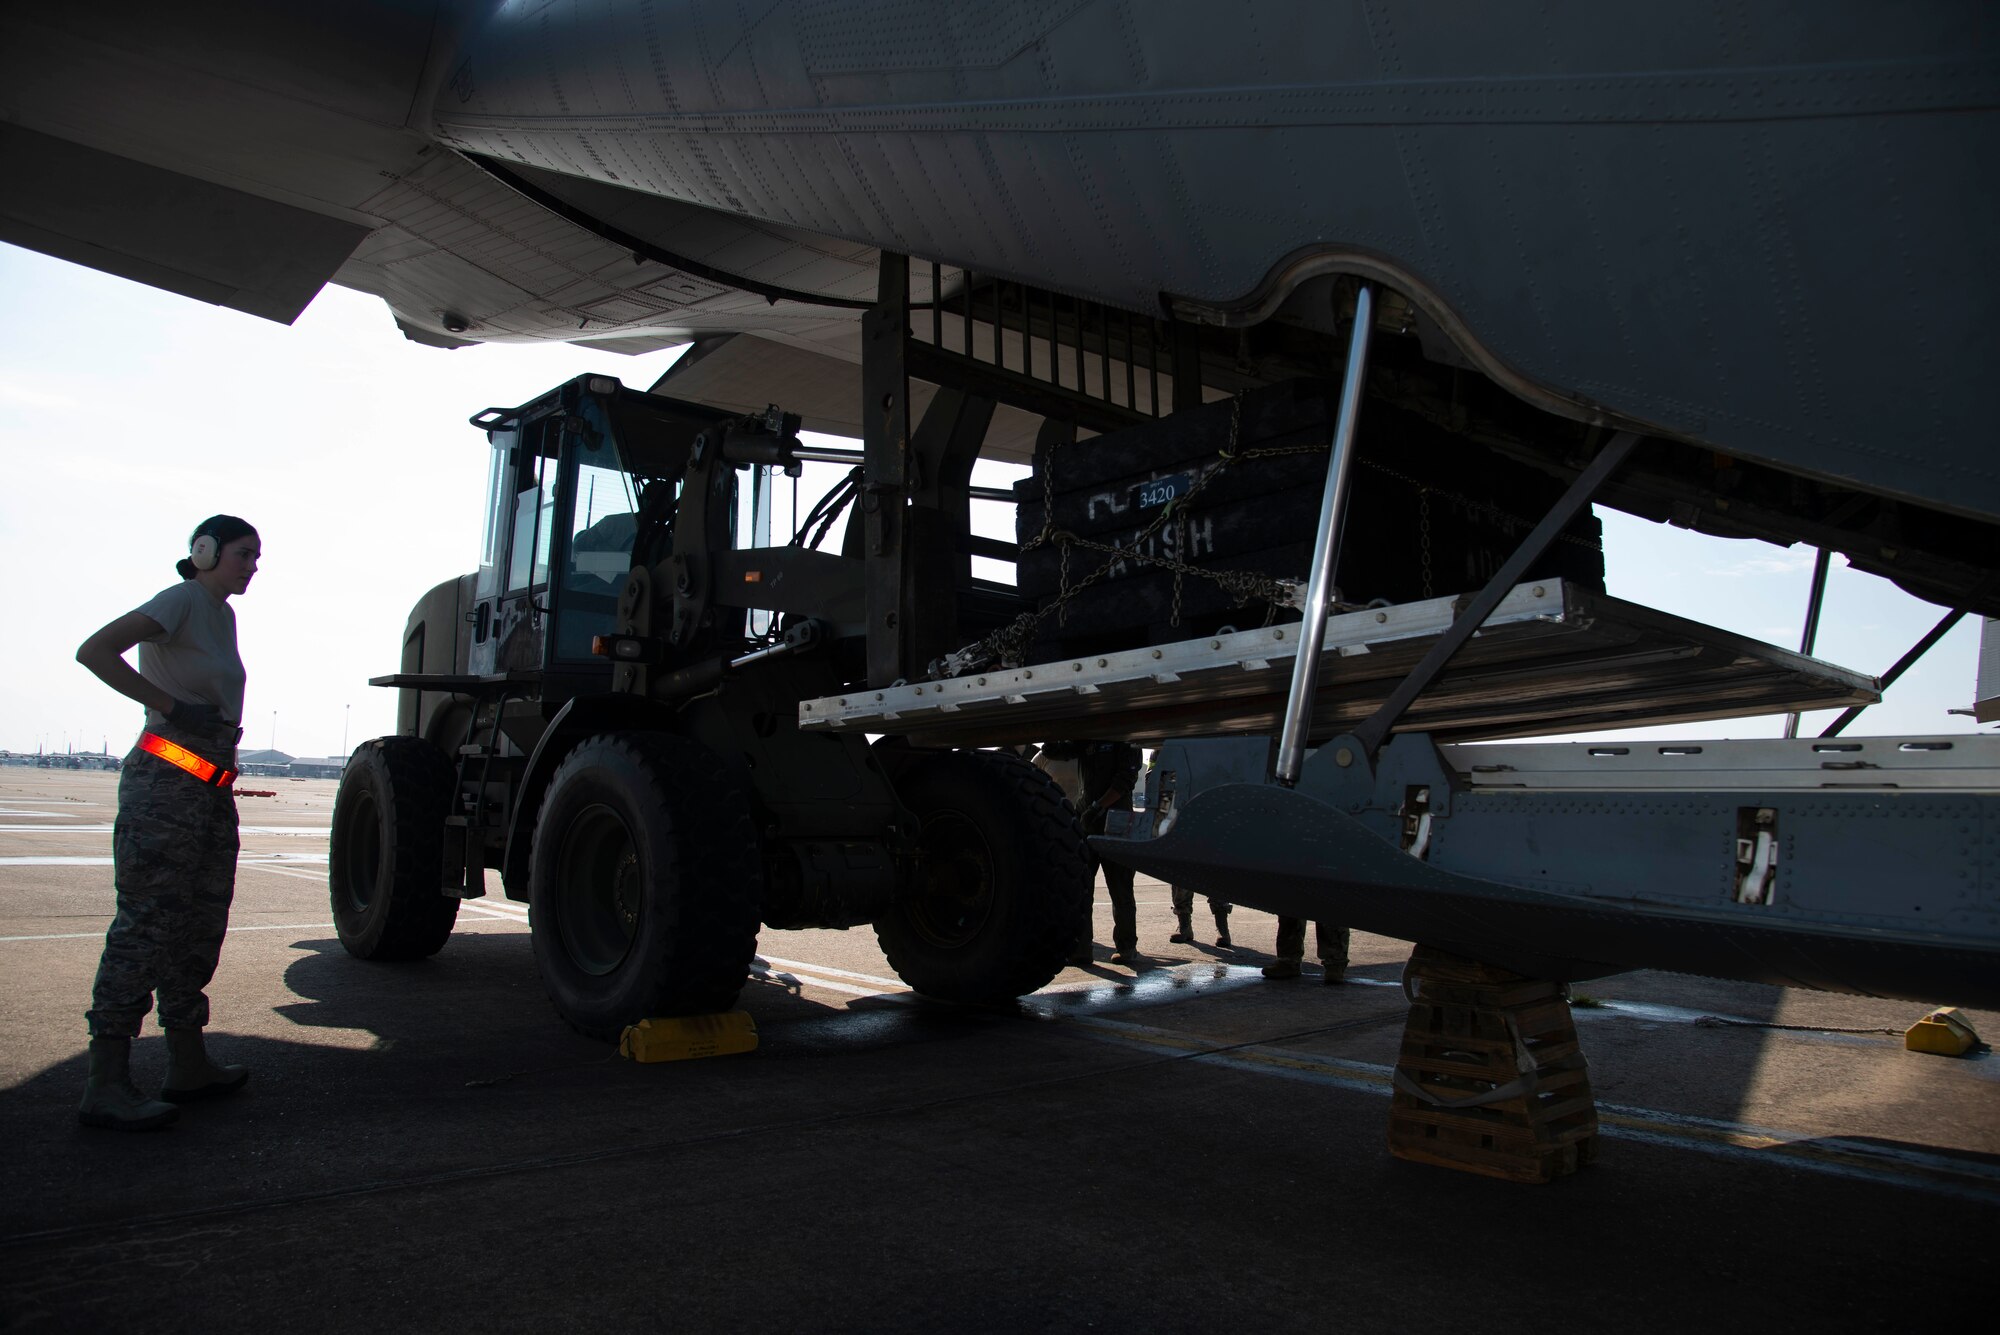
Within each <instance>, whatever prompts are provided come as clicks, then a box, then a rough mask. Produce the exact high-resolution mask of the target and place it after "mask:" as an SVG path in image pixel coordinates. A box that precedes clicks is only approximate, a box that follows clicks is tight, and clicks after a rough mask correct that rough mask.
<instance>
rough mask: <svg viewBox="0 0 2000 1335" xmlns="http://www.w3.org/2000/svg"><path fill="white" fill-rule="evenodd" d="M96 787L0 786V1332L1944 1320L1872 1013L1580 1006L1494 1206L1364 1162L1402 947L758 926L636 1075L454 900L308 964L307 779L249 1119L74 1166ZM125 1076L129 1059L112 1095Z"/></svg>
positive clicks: (1919, 1098)
mask: <svg viewBox="0 0 2000 1335" xmlns="http://www.w3.org/2000/svg"><path fill="white" fill-rule="evenodd" d="M115 777H116V776H114V775H104V774H73V773H68V772H50V771H38V770H23V769H13V768H10V769H0V1146H4V1149H0V1328H4V1329H6V1330H22V1331H28V1330H63V1331H93V1330H119V1331H134V1332H144V1331H238V1330H241V1331H253V1330H254V1331H268V1330H273V1329H279V1330H285V1331H287V1332H315V1331H322V1330H327V1331H331V1330H342V1331H347V1330H352V1329H357V1328H360V1329H385V1330H399V1331H400V1330H419V1331H429V1330H436V1331H457V1330H480V1331H515V1330H521V1331H528V1330H533V1331H562V1330H591V1331H654V1330H672V1331H696V1330H709V1329H718V1328H729V1329H742V1328H745V1327H756V1328H759V1329H770V1330H782V1331H791V1330H797V1331H864V1330H866V1331H885V1330H923V1331H929V1330H951V1331H986V1330H992V1331H1044V1330H1046V1331H1070V1330H1135V1331H1153V1330H1161V1331H1173V1330H1202V1331H1212V1330H1215V1329H1217V1328H1223V1329H1228V1328H1242V1329H1251V1330H1315V1331H1321V1330H1325V1329H1328V1328H1330V1327H1334V1326H1351V1327H1354V1328H1360V1329H1389V1328H1398V1329H1400V1328H1414V1329H1431V1328H1437V1327H1442V1326H1444V1325H1445V1324H1446V1323H1450V1324H1452V1325H1455V1326H1460V1325H1470V1326H1476V1327H1477V1328H1478V1329H1479V1330H1480V1331H1481V1332H1482V1335H1486V1333H1487V1332H1500V1331H1516V1330H1519V1331H1529V1330H1533V1331H1538V1332H1540V1331H1547V1330H1550V1329H1560V1328H1582V1329H1590V1330H1619V1331H1623V1330H1632V1331H1673V1330H1684V1329H1689V1328H1695V1327H1700V1328H1706V1329H1726V1330H1736V1329H1743V1330H1749V1329H1756V1330H1760V1331H1768V1330H1792V1329H1806V1328H1808V1327H1812V1328H1818V1329H1831V1330H1856V1329H1872V1328H1881V1329H1895V1330H1907V1329H1913V1328H1921V1327H1923V1326H1926V1325H1932V1324H1936V1323H1944V1322H1952V1323H1954V1324H1960V1325H1963V1324H1969V1323H1971V1322H1974V1321H1979V1320H1980V1319H1979V1318H1978V1317H1977V1316H1976V1313H1977V1312H1978V1311H1981V1310H1987V1308H1988V1307H1989V1306H1990V1298H1989V1296H1988V1295H1987V1294H1986V1293H1985V1287H1984V1276H1983V1256H1984V1252H1985V1251H1986V1250H1987V1249H1988V1248H1990V1245H1991V1241H1992V1239H1993V1238H1994V1237H1995V1236H1996V1228H1995V1226H1996V1224H2000V1101H1996V1100H2000V1064H1996V1063H1995V1061H1994V1060H1993V1058H1992V1057H1991V1055H1990V1054H1987V1053H1980V1054H1978V1055H1975V1056H1973V1057H1970V1058H1963V1059H1947V1058H1941V1057H1933V1056H1926V1055H1921V1054H1917V1053H1911V1052H1908V1051H1906V1050H1904V1048H1903V1046H1902V1042H1901V1038H1900V1033H1901V1030H1902V1029H1903V1028H1904V1027H1906V1026H1907V1025H1908V1024H1910V1023H1911V1022H1912V1021H1914V1020H1915V1019H1916V1018H1917V1017H1918V1015H1920V1014H1921V1013H1922V1008H1921V1007H1917V1006H1912V1005H1909V1004H1906V1003H1900V1002H1880V1001H1871V1000H1867V999H1862V998H1853V997H1841V996H1831V995H1824V994H1816V993H1808V992H1792V991H1786V990H1783V989H1777V988H1769V987H1761V986H1753V985H1745V984H1736V983H1723V982H1715V981H1711V980H1702V979H1691V978H1685V977H1678V976H1672V975H1664V974H1654V973H1641V974H1629V975H1624V976H1621V977H1618V978H1614V979H1607V980H1604V981H1603V982H1601V983H1593V984H1590V985H1588V987H1587V988H1586V989H1584V990H1586V991H1588V992H1589V993H1591V994H1592V996H1593V998H1594V999H1596V1000H1598V1001H1601V1002H1602V1003H1604V1004H1602V1005H1600V1006H1591V1007H1584V1006H1579V1007H1578V1009H1577V1011H1576V1016H1577V1019H1578V1022H1579V1026H1580V1028H1581V1030H1582V1033H1583V1041H1584V1046H1585V1050H1586V1052H1587V1053H1588V1055H1589V1057H1590V1061H1591V1078H1592V1083H1593V1087H1594V1089H1595V1091H1596V1093H1597V1097H1598V1102H1599V1112H1600V1117H1601V1120H1602V1122H1603V1135H1604V1138H1603V1143H1602V1145H1601V1147H1600V1150H1599V1155H1598V1162H1597V1163H1596V1164H1595V1165H1594V1166H1592V1167H1590V1168H1588V1169H1586V1170H1584V1171H1583V1172H1581V1173H1579V1174H1577V1175H1576V1176H1574V1177H1571V1178H1567V1179H1563V1180H1561V1181H1559V1182H1556V1183H1553V1184H1550V1185H1547V1186H1532V1187H1531V1186H1518V1185H1512V1184H1507V1183H1502V1182H1497V1181H1492V1180H1488V1179H1484V1178H1478V1177H1473V1176H1468V1175H1464V1174H1460V1173H1456V1172H1451V1171H1448V1170H1443V1169H1437V1168H1431V1167H1425V1166H1421V1165H1415V1164H1409V1163H1403V1162H1400V1161H1397V1160H1395V1159H1392V1158H1391V1157H1390V1156H1389V1155H1388V1153H1387V1150H1386V1148H1385V1145H1384V1136H1385V1132H1386V1125H1387V1116H1388V1094H1387V1091H1388V1083H1387V1077H1388V1072H1389V1069H1390V1067H1391V1065H1392V1064H1393V1062H1394V1059H1395V1052H1396V1047H1397V1043H1398V1041H1399V1038H1400V1035H1401V1030H1402V1025H1403V1021H1404V1018H1405V1016H1406V1013H1407V1006H1406V1003H1405V1001H1404V999H1403V996H1402V993H1401V990H1400V987H1399V986H1398V985H1397V979H1398V977H1399V972H1400V969H1401V965H1402V961H1403V960H1404V958H1405V957H1406V956H1407V953H1408V947H1407V945H1405V944H1404V943H1400V942H1394V941H1390V940H1387V939H1384V938H1378V937H1369V936H1357V937H1356V939H1355V947H1356V949H1355V967H1354V969H1353V971H1352V974H1353V977H1354V980H1355V981H1354V983H1353V984H1352V985H1350V986H1346V987H1338V988H1335V987H1323V986H1320V985H1319V983H1318V977H1317V974H1316V972H1314V971H1312V970H1311V968H1310V966H1309V968H1308V975H1307V977H1305V978H1303V979H1300V980H1297V981H1292V982H1268V981H1266V980H1264V979H1263V978H1262V977H1261V976H1260V975H1259V974H1258V972H1257V966H1259V965H1261V964H1263V963H1265V962H1267V961H1268V959H1269V958H1270V957H1269V955H1268V954H1266V953H1265V951H1266V950H1267V949H1268V947H1269V945H1270V944H1271V937H1272V929H1273V927H1274V920H1273V919H1271V918H1270V916H1269V915H1266V914H1262V913H1257V912H1254V911H1249V910H1238V911H1237V913H1236V914H1235V915H1234V917H1233V919H1232V926H1233V930H1234V934H1235V939H1236V943H1237V949H1235V950H1232V951H1220V950H1217V949H1215V948H1214V947H1213V946H1212V945H1206V944H1197V945H1195V946H1175V945H1170V944H1169V943H1168V942H1167V940H1166V938H1167V935H1168V933H1169V932H1170V931H1171V930H1172V918H1171V913H1170V910H1169V908H1168V905H1167V892H1166V888H1165V887H1164V886H1162V885H1159V884H1158V883H1157V882H1151V881H1148V880H1146V879H1145V878H1141V880H1140V882H1139V898H1140V936H1141V945H1142V948H1144V949H1145V950H1146V951H1147V952H1148V954H1149V956H1150V960H1149V961H1148V962H1147V963H1146V964H1145V965H1144V966H1143V967H1141V968H1137V969H1133V968H1125V967H1122V966H1112V965H1110V964H1109V963H1108V962H1107V960H1108V951H1107V950H1106V948H1105V947H1104V946H1103V945H1100V946H1099V947H1098V951H1097V954H1098V963H1096V964H1094V965H1093V966H1092V967H1091V968H1089V969H1087V970H1085V969H1069V970H1066V971H1065V972H1064V973H1063V974H1062V975H1061V976H1060V977H1059V978H1058V979H1057V980H1056V981H1055V983H1054V984H1052V985H1051V987H1050V988H1049V989H1046V990H1045V991H1043V992H1042V993H1038V994H1037V995H1036V996H1034V997H1031V998H1027V999H1025V1000H1024V1001H1023V1002H1022V1003H1021V1004H1020V1005H1019V1006H1017V1007H1012V1008H1000V1009H977V1008H964V1007H952V1006H945V1005H940V1004H936V1003H931V1002H928V1001H925V1000H923V999H921V998H917V997H914V996H912V995H911V994H909V993H908V992H907V991H905V990H904V989H903V988H902V987H901V985H900V983H898V982H897V981H896V979H895V978H894V976H893V975H892V974H891V973H890V972H889V970H888V968H887V965H886V963H885V962H884V961H883V959H882V956H881V953H880V951H879V950H878V949H877V948H876V945H875V941H874V937H873V934H872V933H871V932H869V931H867V930H866V929H857V930H854V931H849V932H833V931H814V932H766V933H765V934H764V936H763V938H762V941H761V942H760V950H761V952H762V953H761V955H760V959H761V960H762V961H763V963H762V964H761V966H760V968H759V971H758V974H757V976H756V977H755V978H754V979H753V980H752V982H751V983H750V984H749V986H747V987H746V989H745V991H744V996H743V1001H742V1006H743V1009H745V1010H746V1011H748V1012H749V1013H750V1014H751V1016H752V1017H754V1019H755V1021H756V1024H757V1027H758V1030H759V1034H760V1046H759V1048H758V1050H757V1051H756V1052H754V1053H751V1054H747V1055H743V1056H736V1057H728V1058H717V1059H713V1060H708V1061H695V1062H672V1063H662V1064H653V1065H640V1064H637V1063H633V1062H629V1061H626V1060H624V1059H622V1058H619V1057H617V1056H615V1055H613V1054H612V1053H611V1052H610V1051H609V1050H608V1049H606V1048H605V1047H604V1046H603V1045H600V1044H597V1043H594V1042H591V1041H589V1040H586V1039H583V1038H580V1037H578V1036H577V1035H575V1034H574V1033H572V1032H571V1031H570V1030H569V1029H568V1028H567V1027H566V1026H564V1025H563V1024H562V1023H561V1021H560V1020H559V1019H557V1017H556V1016H555V1015H554V1013H553V1012H552V1010H551V1009H550V1007H549V1005H548V1002H547V1000H546V997H545V996H544V994H543V991H542V987H541V983H540V980H539V978H538V977H537V975H536V971H535V965H534V961H533V958H532V955H531V953H530V949H529V940H528V932H527V923H526V913H525V907H524V906H522V905H519V904H515V903H512V902H510V901H507V900H504V899H501V898H499V897H498V894H497V878H495V886H496V893H495V895H494V896H493V897H490V898H489V899H486V900H479V901H472V902H470V903H468V904H467V905H465V907H464V909H463V911H462V912H461V914H460V917H459V926H458V929H457V931H456V932H455V934H454V936H453V938H452V940H451V942H450V944H448V945H447V946H446V948H445V949H444V951H443V952H441V953H440V954H439V955H438V956H437V957H436V958H435V959H433V960H430V961H427V962H424V963H422V964H416V965H393V966H385V965H371V964H366V963H363V962H361V961H357V960H354V959H352V958H350V957H348V956H347V955H346V954H345V952H344V951H342V950H341V948H340V946H339V944H338V943H337V941H336V940H335V939H334V935H333V931H332V926H331V919H330V917H329V916H328V912H327V905H326V889H325V856H326V826H327V822H328V818H329V813H330V809H331V800H332V794H333V790H334V785H333V784H332V783H331V782H329V781H303V782H295V781H287V780H257V779H249V780H245V781H244V786H245V787H246V789H249V790H251V791H260V790H261V791H269V792H271V793H272V794H273V795H272V796H270V797H253V796H248V795H245V796H244V797H243V798H242V799H241V806H242V812H243V819H244V827H245V831H246V833H245V836H244V840H243V844H244V851H243V857H242V860H241V862H240V864H239V873H238V878H237V899H236V906H235V909H234V912H233V916H232V921H231V931H230V936H229V940H228V943H227V945H226V946H225V948H224V951H223V956H222V965H221V969H220V971H219V973H218V975H217V978H216V981H215V983H214V985H213V986H212V987H211V989H210V996H211V998H212V1001H213V1009H214V1019H213V1024H212V1028H211V1030H210V1041H211V1047H212V1049H213V1050H214V1051H215V1053H216V1055H217V1056H218V1057H219V1058H221V1059H222V1060H227V1061H240V1062H245V1063H247V1064H248V1065H249V1066H250V1067H251V1068H252V1071H253V1075H252V1079H251V1083H250V1085H249V1087H248V1088H247V1089H246V1091H245V1092H244V1093H243V1094H241V1095H240V1096H238V1097H236V1098H233V1099H229V1100H226V1101H222V1102H218V1103H215V1104H210V1105H196V1106H191V1107H189V1108H187V1109H186V1110H185V1112H184V1114H183V1116H182V1119H181V1122H180V1124H179V1125H178V1126H176V1127H174V1128H172V1129H170V1130H168V1131H164V1132H159V1133H154V1134H149V1135H119V1134H116V1133H110V1132H104V1131H92V1130H88V1129H84V1128H81V1127H79V1126H78V1125H77V1124H76V1121H75V1112H74V1109H75V1103H76V1100H77V1098H78V1096H79V1094H80V1091H81V1087H82V1083H83V1072H84V1066H85V1061H84V1040H85V1034H84V1029H83V1019H82V1012H83V1010H84V1008H85V1006H86V1005H87V1004H88V995H89V986H90V978H91V974H92V971H93V970H94V968H95V965H96V960H97V953H98V949H99V946H100V944H101V941H102V935H103V930H104V926H105V924H106V922H107V921H108V919H109V917H110V912H111V907H112V894H111V868H110V865H109V856H110V835H109V824H110V819H111V816H112V814H113V810H112V807H113V803H114V801H115V795H114V788H115ZM1099 899H1100V902H1099V904H1098V908H1097V936H1098V940H1099V941H1100V942H1104V941H1107V940H1108V938H1109V930H1110V922H1109V909H1108V905H1107V904H1105V903H1104V902H1103V900H1102V895H1101V893H1100V897H1099ZM1196 924H1197V929H1198V935H1199V937H1200V939H1201V941H1202V942H1207V941H1209V940H1210V939H1211V925H1210V922H1209V919H1208V915H1207V913H1206V911H1205V909H1204V907H1203V906H1202V905H1201V903H1200V901H1199V900H1198V901H1197V904H1196ZM1947 1000H1948V999H1947ZM1971 1019H1972V1021H1973V1023H1974V1025H1975V1026H1976V1027H1978V1028H1979V1029H1980V1031H1981V1032H1982V1034H1985V1035H1987V1036H1989V1037H1990V1036H1992V1035H1993V1034H1994V1033H1996V1032H2000V1016H1995V1015H1993V1014H1984V1013H1971ZM164 1060H165V1054H164V1051H163V1047H162V1043H161V1040H160V1039H159V1037H158V1035H157V1031H155V1030H153V1029H152V1028H151V1027H150V1025H149V1028H148V1031H147V1035H146V1036H145V1037H143V1038H141V1039H140V1040H139V1042H138V1044H137V1045H136V1048H135V1067H136V1068H137V1069H138V1071H139V1073H140V1076H141V1079H142V1082H144V1081H157V1079H158V1077H159V1074H160V1072H161V1070H162V1068H163V1066H164Z"/></svg>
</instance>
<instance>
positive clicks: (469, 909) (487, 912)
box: [458, 899, 528, 927]
mask: <svg viewBox="0 0 2000 1335" xmlns="http://www.w3.org/2000/svg"><path fill="white" fill-rule="evenodd" d="M458 911H459V912H460V913H476V914H478V915H479V916H480V917H482V918H500V919H503V920H504V921H507V922H518V923H520V924H521V925H522V926H523V927H526V926H527V925H528V911H527V909H525V908H523V909H522V910H521V911H520V912H518V913H516V912H514V911H513V910H511V909H502V908H496V907H494V906H493V905H491V904H480V903H477V902H475V901H473V900H470V899H467V900H462V901H461V902H460V903H459V906H458Z"/></svg>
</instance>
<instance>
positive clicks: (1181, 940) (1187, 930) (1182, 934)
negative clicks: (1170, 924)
mask: <svg viewBox="0 0 2000 1335" xmlns="http://www.w3.org/2000/svg"><path fill="white" fill-rule="evenodd" d="M1177 916H1178V917H1179V918H1180V923H1181V929H1180V930H1179V931H1178V932H1175V933H1174V934H1173V935H1172V936H1170V937H1168V938H1167V940H1169V941H1171V942H1173V943H1174V944H1175V945H1177V946H1184V945H1186V944H1188V943H1189V942H1190V941H1192V940H1194V914H1192V913H1182V914H1179V915H1177Z"/></svg>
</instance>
